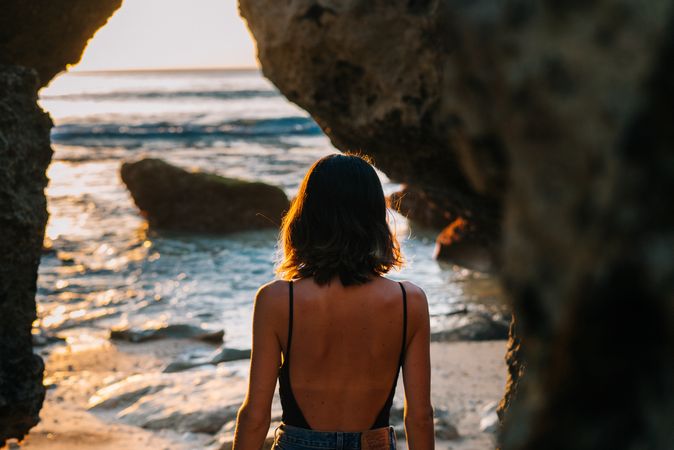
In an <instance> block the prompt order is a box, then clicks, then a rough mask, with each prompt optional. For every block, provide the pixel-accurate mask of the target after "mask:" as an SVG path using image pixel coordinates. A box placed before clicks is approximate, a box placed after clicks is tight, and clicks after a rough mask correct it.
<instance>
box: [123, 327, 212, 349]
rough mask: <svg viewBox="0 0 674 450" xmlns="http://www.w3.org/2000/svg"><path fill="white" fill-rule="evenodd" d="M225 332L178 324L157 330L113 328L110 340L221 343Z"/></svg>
mask: <svg viewBox="0 0 674 450" xmlns="http://www.w3.org/2000/svg"><path fill="white" fill-rule="evenodd" d="M224 335H225V332H224V330H216V331H213V330H207V329H205V328H201V327H197V326H194V325H189V324H183V323H176V324H169V325H162V326H158V327H156V328H143V329H137V328H129V327H121V328H113V329H111V330H110V339H114V340H120V341H128V342H145V341H151V340H155V339H167V338H173V339H196V340H199V341H204V342H211V343H215V344H218V343H221V342H222V338H223V337H224Z"/></svg>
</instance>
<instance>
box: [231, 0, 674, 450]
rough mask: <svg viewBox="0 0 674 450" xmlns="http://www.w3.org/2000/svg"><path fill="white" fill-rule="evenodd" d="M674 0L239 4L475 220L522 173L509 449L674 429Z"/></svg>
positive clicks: (296, 97)
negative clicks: (480, 196) (485, 201)
mask: <svg viewBox="0 0 674 450" xmlns="http://www.w3.org/2000/svg"><path fill="white" fill-rule="evenodd" d="M672 3H673V2H672V1H671V0H655V1H650V2H645V1H639V0H631V1H630V0H622V1H612V0H595V1H588V2H552V1H544V2H536V1H533V0H509V1H503V2H496V1H487V0H484V1H471V2H456V1H449V0H445V1H442V0H436V1H433V0H429V1H412V2H410V1H402V0H399V1H393V2H391V1H383V0H380V1H376V0H375V1H371V0H353V1H348V2H338V1H331V0H322V1H317V0H290V1H287V2H276V1H272V0H240V5H241V11H242V13H243V15H244V16H245V17H246V18H247V19H248V22H249V25H250V28H251V30H252V32H253V34H254V35H255V37H256V39H257V41H258V51H259V57H260V61H261V62H262V65H263V67H264V72H265V74H266V75H267V76H269V77H270V78H271V79H272V81H274V83H275V84H276V85H277V86H278V87H279V88H280V89H281V90H282V91H283V92H284V93H285V94H286V95H287V96H288V98H290V99H291V100H292V101H294V102H296V103H298V104H299V105H300V106H302V107H304V108H306V109H307V110H309V111H310V112H311V113H312V115H313V116H314V117H315V118H316V119H317V121H318V122H319V124H320V125H321V126H322V127H323V128H324V129H325V130H326V132H327V133H328V134H329V135H330V136H331V138H332V140H333V142H334V143H335V144H336V145H337V146H338V147H340V148H359V149H363V150H364V151H365V152H366V153H371V154H373V155H374V156H375V158H376V162H377V163H378V164H379V165H380V167H381V168H382V169H383V170H384V171H386V172H387V173H388V174H389V175H391V176H393V177H394V178H397V179H400V180H402V181H405V182H408V183H409V184H410V185H413V186H414V187H415V188H417V187H419V188H420V189H423V188H424V187H425V186H433V187H434V186H437V187H438V188H440V189H442V192H443V193H444V194H443V195H445V196H446V197H447V198H448V199H451V201H452V202H456V205H457V212H459V214H458V215H461V214H460V210H461V208H462V207H465V209H472V211H477V212H479V211H480V210H481V209H480V208H479V207H475V205H477V204H479V202H476V203H474V202H473V200H474V199H475V197H474V196H472V194H471V192H474V191H477V192H481V193H484V194H485V195H486V196H487V197H488V198H491V199H498V198H499V192H500V191H501V190H502V189H503V188H504V186H506V184H507V190H504V192H505V193H506V196H505V198H504V207H505V211H506V213H505V221H504V229H503V233H504V234H503V236H504V247H503V249H502V257H503V269H502V278H503V280H504V284H505V287H506V289H507V290H508V291H509V295H510V297H511V300H512V303H513V310H514V313H515V316H516V318H517V333H516V335H513V341H512V342H511V345H510V353H509V361H510V362H511V368H510V374H511V377H512V380H511V381H512V383H511V384H510V385H509V386H510V388H509V389H510V391H509V392H508V396H507V398H508V399H509V401H510V402H511V403H510V404H511V406H510V408H509V409H508V413H507V415H506V418H505V424H504V425H505V429H504V432H503V434H502V441H503V442H502V443H503V448H504V449H540V448H549V449H556V448H560V449H568V448H574V449H595V448H621V449H622V448H628V449H637V448H657V449H666V448H670V446H671V442H673V441H674V436H673V434H674V428H672V427H671V426H670V425H671V423H673V421H674V385H673V383H674V382H673V381H672V380H674V358H672V355H674V335H673V331H672V330H674V309H673V308H674V285H673V284H674V281H673V280H674V252H672V250H671V249H672V248H674V236H673V234H674V231H673V230H674V226H673V225H674V223H673V222H674V217H673V215H674V214H673V213H672V211H673V209H672V208H671V205H670V203H671V201H670V195H671V192H674V181H673V180H674V160H673V159H672V158H674V156H673V155H674V153H673V152H672V151H671V149H672V147H673V146H674V136H673V133H674V131H673V130H674V128H673V127H672V126H671V124H672V123H674V117H673V116H672V114H673V111H674V86H672V80H674V77H673V76H672V73H673V72H674V67H672V65H673V64H674V63H673V61H674V43H673V42H672V41H673V40H674V22H673V20H672V19H673V18H672V13H673V11H672ZM663 47H664V49H663ZM462 173H463V174H465V176H464V175H462ZM438 180H444V181H438ZM466 180H470V181H471V182H472V188H471V187H470V186H468V184H467V181H466ZM505 180H508V183H506V182H505ZM627 323H628V324H630V329H629V330H626V329H625V324H627ZM515 338H517V339H515ZM518 339H519V340H518ZM522 367H525V372H524V376H521V369H522ZM518 381H519V383H518ZM515 390H517V392H518V395H517V396H516V397H512V396H511V394H512V393H513V392H515Z"/></svg>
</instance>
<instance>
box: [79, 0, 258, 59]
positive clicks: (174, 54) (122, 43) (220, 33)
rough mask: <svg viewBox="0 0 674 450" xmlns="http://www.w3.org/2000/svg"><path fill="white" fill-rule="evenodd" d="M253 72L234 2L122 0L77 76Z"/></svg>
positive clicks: (248, 45) (250, 49)
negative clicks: (166, 71)
mask: <svg viewBox="0 0 674 450" xmlns="http://www.w3.org/2000/svg"><path fill="white" fill-rule="evenodd" d="M255 66H257V62H256V57H255V46H254V43H253V39H252V37H251V36H250V34H249V32H248V29H247V28H246V25H245V23H244V21H243V19H241V18H240V17H239V14H238V9H237V1H236V0H124V4H123V5H122V7H121V8H120V9H119V10H118V11H117V13H115V15H114V16H113V17H112V18H111V19H110V21H109V22H108V24H107V25H106V26H104V27H103V28H101V29H100V30H99V31H98V32H97V33H96V35H95V36H94V38H93V39H92V40H91V41H90V42H89V46H88V47H87V49H86V50H85V52H84V56H83V57H82V61H81V62H80V63H79V64H78V65H77V66H76V70H108V69H159V68H196V67H200V68H201V67H204V68H205V67H255Z"/></svg>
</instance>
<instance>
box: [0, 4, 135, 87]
mask: <svg viewBox="0 0 674 450" xmlns="http://www.w3.org/2000/svg"><path fill="white" fill-rule="evenodd" d="M121 5H122V0H98V1H96V2H92V1H90V0H50V1H48V2H32V1H30V2H26V1H22V0H5V1H3V2H2V14H0V30H2V32H1V33H0V64H13V65H18V66H24V67H31V68H34V69H35V70H37V72H38V74H39V77H40V85H41V86H45V85H46V84H48V83H49V81H50V80H51V79H52V78H53V77H54V76H55V75H56V74H57V73H59V72H61V71H62V70H65V68H66V65H68V64H70V65H75V64H76V63H78V62H79V60H80V58H81V56H82V51H83V50H84V48H85V47H86V45H87V42H88V41H89V39H90V38H91V37H92V36H93V35H94V33H95V32H96V30H98V29H99V28H100V27H102V26H103V25H105V23H106V22H107V21H108V18H109V17H110V16H111V15H112V14H113V13H114V12H115V10H117V8H119V7H120V6H121Z"/></svg>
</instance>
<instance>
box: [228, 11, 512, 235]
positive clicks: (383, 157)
mask: <svg viewBox="0 0 674 450" xmlns="http://www.w3.org/2000/svg"><path fill="white" fill-rule="evenodd" d="M469 4H470V3H469ZM239 5H240V11H241V14H242V16H243V17H245V18H246V20H247V21H248V26H249V28H250V30H251V31H252V33H253V35H254V37H255V39H256V41H257V49H258V58H259V60H260V62H261V65H262V70H263V72H264V74H265V75H266V76H267V77H268V78H269V79H270V80H271V81H272V82H273V83H274V84H275V85H276V86H277V87H278V88H279V89H280V90H281V92H283V94H284V95H285V96H286V97H288V99H290V100H291V101H292V102H294V103H296V104H298V105H299V106H301V107H302V108H304V109H306V110H307V111H309V112H310V113H311V115H312V117H313V118H314V119H315V120H316V122H317V123H318V124H319V125H320V126H321V128H322V129H323V130H324V131H325V133H326V134H327V135H328V136H329V137H330V139H331V141H332V143H333V144H334V145H335V147H337V148H339V149H341V150H354V149H362V150H363V151H365V153H367V154H368V155H370V156H372V157H374V160H375V163H376V165H377V167H379V168H380V169H381V170H382V171H384V172H385V173H386V174H387V175H388V176H389V177H390V178H392V179H394V180H396V181H398V182H402V183H405V184H407V185H408V187H409V188H410V189H413V190H415V191H417V192H422V193H423V194H424V195H425V196H427V197H432V198H433V199H442V207H441V210H442V213H443V214H444V213H445V212H447V213H449V214H450V216H451V217H452V218H454V217H459V216H461V217H469V219H470V220H471V221H472V222H473V223H474V224H475V226H476V227H477V228H478V229H480V230H481V233H483V234H485V235H489V236H497V235H498V234H497V231H498V228H499V224H500V203H501V201H500V198H501V196H502V194H503V192H504V189H503V187H504V186H505V180H506V178H507V177H506V176H505V175H506V172H505V170H504V168H505V167H506V165H507V162H506V156H505V148H504V147H503V145H502V144H501V141H500V136H499V135H498V134H496V133H494V130H493V127H492V126H491V125H492V124H491V123H488V124H483V123H480V120H479V119H483V118H490V117H491V115H490V112H491V111H492V110H493V109H494V107H493V105H489V104H488V103H485V102H484V101H483V97H480V95H482V94H483V92H482V90H483V88H482V85H481V84H480V83H479V80H476V84H475V85H473V84H471V83H469V82H468V81H467V80H466V79H465V78H464V77H463V75H464V72H468V70H469V69H470V67H464V66H463V61H464V60H465V59H466V58H467V57H468V56H469V55H466V53H468V51H466V52H465V53H464V52H463V51H457V50H459V49H458V48H457V47H459V46H460V45H461V44H462V42H463V41H462V36H461V28H462V27H461V26H460V24H457V23H456V22H457V20H456V19H455V18H454V17H453V16H454V11H453V9H456V8H458V6H455V3H454V2H447V1H424V2H418V1H413V2H409V1H394V2H391V1H381V0H378V1H373V0H355V1H349V2H334V1H330V2H325V1H316V0H293V1H291V2H278V1H274V0H240V1H239ZM466 8H467V6H466ZM476 53H477V54H480V53H479V50H477V51H476ZM462 148H469V149H470V153H469V154H473V153H474V154H479V155H480V156H482V159H481V161H480V166H479V167H477V170H475V171H474V172H475V173H476V174H477V175H476V176H475V179H476V180H477V179H478V178H479V181H480V182H479V183H476V182H474V183H472V184H471V183H470V182H469V180H468V179H467V177H466V176H465V175H464V171H463V169H464V166H465V167H469V166H471V162H472V160H470V161H468V162H465V161H464V160H465V159H466V158H463V152H461V149H462ZM487 159H489V162H487ZM478 175H479V176H478ZM487 175H488V176H487Z"/></svg>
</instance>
